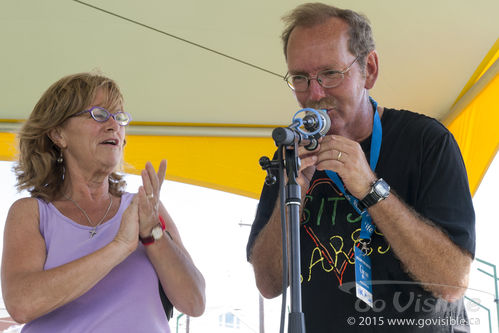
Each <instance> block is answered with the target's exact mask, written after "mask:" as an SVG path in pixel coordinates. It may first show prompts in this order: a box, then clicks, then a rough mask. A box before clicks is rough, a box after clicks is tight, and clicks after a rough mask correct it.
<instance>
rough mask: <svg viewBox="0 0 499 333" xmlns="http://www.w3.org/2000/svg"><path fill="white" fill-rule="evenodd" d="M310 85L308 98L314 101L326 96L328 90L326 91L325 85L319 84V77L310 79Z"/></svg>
mask: <svg viewBox="0 0 499 333" xmlns="http://www.w3.org/2000/svg"><path fill="white" fill-rule="evenodd" d="M309 84H310V85H309V87H308V92H309V96H308V99H309V100H312V101H320V100H321V99H323V98H324V97H326V92H325V91H324V87H323V86H321V85H320V84H319V81H317V78H313V79H310V83H309Z"/></svg>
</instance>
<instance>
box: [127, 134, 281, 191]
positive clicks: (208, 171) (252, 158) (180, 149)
mask: <svg viewBox="0 0 499 333" xmlns="http://www.w3.org/2000/svg"><path fill="white" fill-rule="evenodd" d="M274 151H275V145H274V141H273V140H272V138H245V137H183V136H143V135H128V136H127V147H126V149H125V161H127V163H128V166H127V167H126V168H125V171H127V172H129V173H138V171H140V170H141V169H142V168H143V167H144V165H145V163H146V161H151V162H152V163H153V165H154V166H155V167H157V166H158V164H159V161H160V160H161V159H166V160H167V162H168V164H167V170H166V178H167V179H170V180H174V181H179V182H183V183H188V184H193V185H199V186H204V187H209V188H213V189H217V190H222V191H226V192H231V193H235V194H239V195H244V196H248V197H251V198H258V197H259V196H260V191H261V189H262V184H263V180H264V178H265V175H266V173H265V171H263V170H262V169H261V167H260V165H259V164H258V160H259V158H260V157H261V156H263V155H267V156H269V157H270V158H272V155H273V153H274Z"/></svg>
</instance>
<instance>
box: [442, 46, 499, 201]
mask: <svg viewBox="0 0 499 333" xmlns="http://www.w3.org/2000/svg"><path fill="white" fill-rule="evenodd" d="M498 58H499V39H498V40H497V41H496V43H495V44H494V46H493V47H492V49H491V51H490V52H489V53H488V55H487V56H486V57H485V59H484V60H483V61H482V63H481V64H480V66H479V67H478V69H477V70H476V72H475V74H474V75H473V76H472V78H471V79H470V82H469V83H468V84H467V85H466V87H465V88H464V89H463V92H462V93H461V95H460V98H459V100H458V101H456V104H455V105H458V104H459V102H460V101H465V102H464V103H462V104H463V105H462V106H461V107H459V108H458V110H456V111H455V112H452V111H451V112H450V113H449V116H448V117H447V118H446V119H444V121H443V122H444V124H445V125H446V126H447V127H448V128H449V130H450V131H451V132H452V134H453V135H454V137H455V138H456V140H457V142H458V144H459V147H460V148H461V153H462V155H463V159H464V162H465V164H466V169H467V172H468V179H469V183H470V190H471V193H472V194H474V193H475V191H476V190H477V188H478V186H479V185H480V182H481V181H482V179H483V176H484V175H485V173H486V172H487V169H488V167H489V166H490V163H492V160H493V159H494V157H495V155H496V153H497V150H498V148H499V129H498V127H499V59H498ZM473 88H476V89H473ZM473 90H475V91H473ZM467 95H471V97H467Z"/></svg>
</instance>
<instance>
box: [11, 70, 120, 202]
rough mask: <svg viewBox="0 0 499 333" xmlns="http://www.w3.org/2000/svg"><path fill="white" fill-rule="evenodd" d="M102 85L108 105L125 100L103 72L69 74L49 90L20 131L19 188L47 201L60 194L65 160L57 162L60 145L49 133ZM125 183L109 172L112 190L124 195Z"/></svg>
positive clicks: (111, 105) (90, 101)
mask: <svg viewBox="0 0 499 333" xmlns="http://www.w3.org/2000/svg"><path fill="white" fill-rule="evenodd" d="M98 88H103V89H105V91H106V92H107V94H106V95H107V101H106V106H107V107H108V108H110V109H113V108H117V107H120V106H121V105H122V104H123V96H122V94H121V92H120V89H119V87H118V85H117V84H116V83H115V82H114V81H113V80H111V79H110V78H107V77H105V76H103V75H100V74H92V73H79V74H73V75H68V76H65V77H63V78H62V79H60V80H59V81H57V82H55V83H54V84H52V85H51V86H50V87H49V88H48V89H47V91H45V93H44V94H43V95H42V97H41V98H40V100H39V101H38V103H37V104H36V105H35V107H34V109H33V111H32V112H31V114H30V116H29V118H28V120H26V122H25V123H24V125H23V126H22V128H21V130H20V131H19V133H18V140H19V157H18V161H17V163H16V165H15V166H14V171H15V173H16V176H17V189H18V190H20V191H21V190H28V192H30V194H31V196H32V197H35V198H40V199H43V200H45V201H52V200H54V199H55V198H56V197H57V195H58V194H59V192H60V191H61V187H62V184H63V182H64V164H63V163H58V162H57V158H58V157H59V155H60V149H59V147H57V146H56V145H55V144H54V143H53V142H52V140H51V139H50V138H49V136H48V134H49V132H50V131H51V130H52V129H54V128H56V127H57V126H60V125H62V124H63V123H64V122H65V121H66V119H68V118H69V117H71V116H72V115H74V114H75V113H77V112H79V111H82V110H85V108H87V107H88V106H89V105H91V103H92V101H93V100H94V97H95V94H96V92H97V89H98ZM125 186H126V182H125V181H124V180H123V176H121V175H119V174H118V173H116V172H113V173H111V175H109V192H110V193H111V194H113V195H118V196H121V194H122V193H123V191H124V188H125Z"/></svg>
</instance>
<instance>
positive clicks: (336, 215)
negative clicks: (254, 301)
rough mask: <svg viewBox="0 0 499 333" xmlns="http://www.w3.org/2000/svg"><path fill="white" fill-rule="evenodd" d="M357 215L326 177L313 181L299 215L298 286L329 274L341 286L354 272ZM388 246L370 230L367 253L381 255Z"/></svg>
mask: <svg viewBox="0 0 499 333" xmlns="http://www.w3.org/2000/svg"><path fill="white" fill-rule="evenodd" d="M360 227H361V216H360V215H359V214H358V213H357V212H356V211H355V209H354V208H353V207H352V206H351V205H350V203H349V202H348V200H347V199H346V198H345V197H344V195H343V194H342V193H341V191H339V190H338V189H337V188H336V186H335V185H334V183H333V181H332V180H331V179H330V178H329V177H327V176H325V175H324V176H323V177H318V178H316V179H314V180H313V182H312V184H311V185H310V188H309V190H308V192H307V194H306V197H305V200H304V208H303V212H302V216H301V228H303V229H302V231H301V233H302V236H301V242H302V244H301V248H302V254H301V264H302V272H301V273H302V283H311V282H312V281H313V279H314V276H315V275H316V274H324V273H326V274H330V275H331V276H334V277H335V278H336V279H337V280H338V284H339V285H341V284H342V283H343V278H344V276H345V274H346V273H347V272H348V273H347V274H348V275H349V276H353V274H354V270H355V255H354V246H357V245H358V244H359V235H360ZM389 250H390V246H389V245H388V244H387V243H386V242H385V241H384V237H383V234H382V233H380V232H379V231H378V230H377V229H375V230H374V234H373V236H372V241H371V243H370V244H369V249H368V252H367V254H368V255H369V256H373V255H384V254H386V253H387V252H388V251H389Z"/></svg>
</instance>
